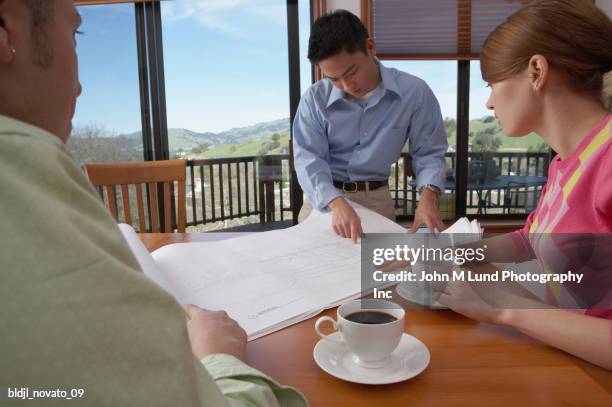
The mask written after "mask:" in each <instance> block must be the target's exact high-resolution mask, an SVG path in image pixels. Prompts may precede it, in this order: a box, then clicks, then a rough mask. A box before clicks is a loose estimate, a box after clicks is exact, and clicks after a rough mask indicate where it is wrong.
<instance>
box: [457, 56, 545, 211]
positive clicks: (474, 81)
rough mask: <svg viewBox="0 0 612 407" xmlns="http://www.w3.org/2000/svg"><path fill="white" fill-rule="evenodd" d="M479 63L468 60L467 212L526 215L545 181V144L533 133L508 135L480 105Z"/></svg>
mask: <svg viewBox="0 0 612 407" xmlns="http://www.w3.org/2000/svg"><path fill="white" fill-rule="evenodd" d="M489 92H490V89H489V88H487V87H486V83H484V82H483V80H482V77H481V74H480V62H479V61H472V62H471V64H470V125H469V153H468V161H469V162H468V191H467V202H466V211H467V214H468V215H470V214H477V215H504V214H506V215H507V214H529V213H530V212H531V211H532V210H534V209H535V207H536V205H537V203H538V200H539V197H540V193H541V191H542V187H543V186H544V184H545V183H546V175H547V172H548V163H549V159H550V153H549V148H548V146H547V145H546V143H544V141H543V140H542V139H541V138H540V137H539V136H538V135H536V134H534V133H531V134H529V135H527V136H525V137H508V136H506V135H505V134H504V132H503V129H502V128H501V126H500V125H499V123H498V121H497V120H496V119H495V116H494V113H493V112H492V111H490V110H487V109H486V107H485V104H486V102H487V100H488V98H489Z"/></svg>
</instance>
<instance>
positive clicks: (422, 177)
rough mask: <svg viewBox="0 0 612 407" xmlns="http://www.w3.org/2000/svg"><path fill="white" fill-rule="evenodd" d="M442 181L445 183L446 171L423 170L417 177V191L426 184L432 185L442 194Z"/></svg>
mask: <svg viewBox="0 0 612 407" xmlns="http://www.w3.org/2000/svg"><path fill="white" fill-rule="evenodd" d="M444 181H446V171H438V170H434V171H432V170H428V169H424V170H422V171H421V173H420V174H418V175H417V191H419V190H420V189H421V188H422V187H423V186H425V185H427V184H431V185H434V186H436V187H438V189H440V193H441V194H443V193H444Z"/></svg>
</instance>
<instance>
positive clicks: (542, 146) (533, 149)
mask: <svg viewBox="0 0 612 407" xmlns="http://www.w3.org/2000/svg"><path fill="white" fill-rule="evenodd" d="M548 149H549V147H548V144H546V143H544V142H543V141H542V142H540V143H538V144H535V145H530V146H529V147H527V152H529V153H545V152H548Z"/></svg>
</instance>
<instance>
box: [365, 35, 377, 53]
mask: <svg viewBox="0 0 612 407" xmlns="http://www.w3.org/2000/svg"><path fill="white" fill-rule="evenodd" d="M366 50H367V51H368V55H369V56H371V57H375V56H376V43H375V42H374V40H373V39H372V38H368V39H367V40H366Z"/></svg>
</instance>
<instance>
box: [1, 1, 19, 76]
mask: <svg viewBox="0 0 612 407" xmlns="http://www.w3.org/2000/svg"><path fill="white" fill-rule="evenodd" d="M10 3H11V2H10V1H7V0H0V63H5V64H8V63H10V62H11V61H12V60H13V58H14V55H15V52H16V50H15V48H14V46H13V44H12V43H11V40H10V35H9V25H10V24H9V23H8V22H7V18H8V19H10V13H9V12H8V8H9V5H10Z"/></svg>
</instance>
